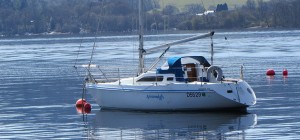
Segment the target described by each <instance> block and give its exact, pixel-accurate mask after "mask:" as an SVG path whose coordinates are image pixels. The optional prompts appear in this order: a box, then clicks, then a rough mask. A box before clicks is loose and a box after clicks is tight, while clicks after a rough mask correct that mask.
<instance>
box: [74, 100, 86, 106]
mask: <svg viewBox="0 0 300 140" xmlns="http://www.w3.org/2000/svg"><path fill="white" fill-rule="evenodd" d="M84 103H86V100H85V99H78V100H77V102H76V107H83V106H84Z"/></svg>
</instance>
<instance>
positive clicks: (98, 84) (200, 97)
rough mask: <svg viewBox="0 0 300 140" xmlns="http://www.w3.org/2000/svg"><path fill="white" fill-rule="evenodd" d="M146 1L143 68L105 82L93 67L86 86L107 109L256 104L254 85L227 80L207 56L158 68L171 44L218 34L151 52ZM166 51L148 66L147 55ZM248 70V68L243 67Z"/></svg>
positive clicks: (173, 59)
mask: <svg viewBox="0 0 300 140" xmlns="http://www.w3.org/2000/svg"><path fill="white" fill-rule="evenodd" d="M142 8H143V0H139V15H140V16H139V49H138V51H139V68H138V71H139V72H138V74H137V76H134V77H128V78H120V76H118V75H117V76H116V77H119V78H116V80H114V81H109V80H108V81H103V80H99V79H96V78H94V77H93V75H92V73H91V72H90V71H89V69H90V67H91V65H88V66H87V67H88V68H87V70H88V74H87V78H86V84H85V87H86V90H87V94H90V95H91V96H92V97H93V98H94V100H95V101H96V103H97V104H99V106H100V107H101V109H119V110H144V111H191V110H219V109H246V108H247V107H249V106H252V105H254V104H255V103H256V96H255V92H254V91H253V89H252V88H251V86H250V85H249V84H248V83H247V82H246V81H244V80H243V78H240V79H229V78H224V76H223V72H222V69H221V68H220V67H218V66H214V65H213V43H211V53H212V56H211V64H210V63H209V62H208V61H207V60H206V59H205V58H204V57H203V56H181V57H170V58H168V59H167V60H166V62H165V63H164V64H163V65H162V66H160V67H158V68H156V69H154V67H156V65H157V63H158V62H159V61H160V60H161V59H162V57H163V56H164V54H165V53H166V52H167V51H168V50H169V48H170V47H172V46H175V45H178V44H182V43H186V42H190V41H194V40H198V39H203V38H211V39H212V37H213V35H214V32H209V33H207V34H203V35H196V36H193V37H189V38H185V39H182V40H178V41H174V42H170V43H167V44H163V45H160V46H157V47H153V48H150V49H148V50H145V49H144V47H143V43H144V42H143V22H142V16H141V15H142V11H143V10H142ZM158 49H164V51H163V53H162V54H161V55H160V56H159V57H158V58H157V59H156V61H155V62H154V63H153V64H152V65H151V66H150V67H149V68H148V69H146V68H145V65H144V56H145V55H146V54H149V53H152V52H155V51H156V50H158ZM241 71H242V69H241Z"/></svg>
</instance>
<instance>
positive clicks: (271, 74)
mask: <svg viewBox="0 0 300 140" xmlns="http://www.w3.org/2000/svg"><path fill="white" fill-rule="evenodd" d="M266 75H268V76H273V75H275V71H274V70H273V69H268V70H267V72H266Z"/></svg>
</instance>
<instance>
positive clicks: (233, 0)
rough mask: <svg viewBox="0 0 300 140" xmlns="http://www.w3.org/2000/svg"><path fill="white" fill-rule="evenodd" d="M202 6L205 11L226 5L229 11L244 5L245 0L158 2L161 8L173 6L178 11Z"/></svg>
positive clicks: (173, 0)
mask: <svg viewBox="0 0 300 140" xmlns="http://www.w3.org/2000/svg"><path fill="white" fill-rule="evenodd" d="M202 1H203V4H204V7H205V8H206V9H209V8H210V7H211V6H213V7H216V6H217V5H218V4H224V3H227V4H228V6H229V9H234V8H235V7H240V6H242V5H244V4H245V3H246V1H247V0H159V3H160V5H161V6H162V7H164V6H166V5H174V6H176V7H178V8H179V9H183V7H184V6H185V5H187V4H202Z"/></svg>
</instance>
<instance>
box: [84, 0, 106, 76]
mask: <svg viewBox="0 0 300 140" xmlns="http://www.w3.org/2000/svg"><path fill="white" fill-rule="evenodd" d="M103 5H104V1H102V3H101V7H104V6H103ZM103 9H104V8H101V10H100V15H99V16H100V17H99V18H98V24H97V29H96V33H95V36H94V44H93V49H92V53H91V57H90V61H89V64H88V68H87V70H88V73H89V74H88V75H89V77H90V78H92V74H91V72H90V68H91V64H92V60H93V56H94V53H95V48H96V40H97V35H98V32H99V28H100V30H102V29H103V22H101V20H100V19H101V16H102V14H103ZM100 22H101V23H100ZM99 69H100V68H99ZM92 79H93V78H92ZM94 81H95V80H94Z"/></svg>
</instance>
